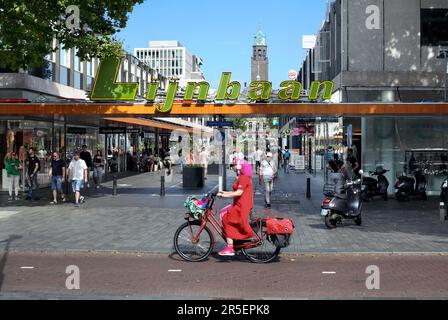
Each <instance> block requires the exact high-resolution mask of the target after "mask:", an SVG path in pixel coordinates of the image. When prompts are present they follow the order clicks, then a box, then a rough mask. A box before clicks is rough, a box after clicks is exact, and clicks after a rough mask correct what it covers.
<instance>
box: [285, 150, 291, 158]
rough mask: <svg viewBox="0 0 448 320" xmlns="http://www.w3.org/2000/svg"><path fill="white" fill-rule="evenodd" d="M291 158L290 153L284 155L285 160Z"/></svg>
mask: <svg viewBox="0 0 448 320" xmlns="http://www.w3.org/2000/svg"><path fill="white" fill-rule="evenodd" d="M290 156H291V154H290V153H289V151H285V155H284V158H285V159H286V160H289V157H290Z"/></svg>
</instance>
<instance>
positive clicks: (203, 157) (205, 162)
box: [199, 147, 208, 180]
mask: <svg viewBox="0 0 448 320" xmlns="http://www.w3.org/2000/svg"><path fill="white" fill-rule="evenodd" d="M199 161H200V162H201V167H202V170H203V174H204V180H207V167H208V153H207V151H206V150H205V147H202V149H201V152H200V153H199Z"/></svg>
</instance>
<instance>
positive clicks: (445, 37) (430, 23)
mask: <svg viewBox="0 0 448 320" xmlns="http://www.w3.org/2000/svg"><path fill="white" fill-rule="evenodd" d="M447 25H448V9H422V10H421V44H422V46H444V45H448V32H447V29H446V26H447Z"/></svg>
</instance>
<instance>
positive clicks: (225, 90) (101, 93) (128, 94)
mask: <svg viewBox="0 0 448 320" xmlns="http://www.w3.org/2000/svg"><path fill="white" fill-rule="evenodd" d="M119 68H120V61H119V60H118V59H108V60H104V61H102V62H101V63H100V65H99V67H98V71H97V74H96V77H95V82H94V84H93V89H92V94H91V100H94V101H101V100H108V101H110V100H126V101H133V100H135V97H136V95H137V90H138V85H139V83H138V82H116V79H117V74H118V70H119ZM159 85H160V83H159V81H151V82H150V83H149V86H148V92H147V93H146V100H147V101H148V102H153V101H154V100H155V98H156V94H157V90H158V89H159ZM250 87H251V88H252V89H250V90H249V91H248V92H247V97H248V99H250V100H251V101H268V100H269V98H270V97H271V91H272V83H271V82H269V81H253V82H251V84H250ZM280 88H281V89H280V90H279V92H278V98H279V99H280V100H283V101H298V100H299V99H300V97H301V92H302V83H300V82H299V81H292V80H290V81H283V82H282V83H281V84H280ZM333 88H334V83H333V82H332V81H323V82H320V81H314V82H312V83H311V86H310V90H309V95H308V99H309V100H310V101H313V100H317V99H318V97H319V93H320V92H322V99H323V100H329V99H331V95H332V93H333ZM177 89H178V82H177V81H175V80H172V81H170V82H169V85H168V88H167V90H166V98H165V101H164V103H163V105H157V106H156V108H157V111H159V112H163V113H168V112H170V111H171V109H172V107H173V103H174V99H175V97H176V93H177ZM196 89H198V96H197V99H196V100H197V101H206V100H207V96H208V91H209V89H210V85H209V83H208V82H205V81H202V82H189V83H188V84H187V87H186V88H185V94H184V100H186V101H192V100H193V99H194V94H195V91H196ZM240 93H241V84H240V83H239V82H238V81H232V82H231V73H230V72H223V73H222V75H221V80H220V83H219V87H218V91H217V94H216V98H215V99H216V100H220V101H224V100H227V101H236V100H238V98H239V96H240Z"/></svg>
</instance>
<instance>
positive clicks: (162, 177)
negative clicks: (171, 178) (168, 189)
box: [160, 176, 165, 197]
mask: <svg viewBox="0 0 448 320" xmlns="http://www.w3.org/2000/svg"><path fill="white" fill-rule="evenodd" d="M160 196H161V197H164V196H165V176H161V177H160Z"/></svg>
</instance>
